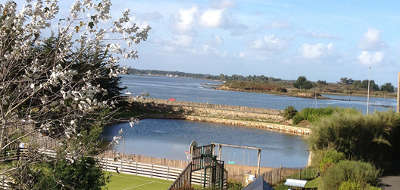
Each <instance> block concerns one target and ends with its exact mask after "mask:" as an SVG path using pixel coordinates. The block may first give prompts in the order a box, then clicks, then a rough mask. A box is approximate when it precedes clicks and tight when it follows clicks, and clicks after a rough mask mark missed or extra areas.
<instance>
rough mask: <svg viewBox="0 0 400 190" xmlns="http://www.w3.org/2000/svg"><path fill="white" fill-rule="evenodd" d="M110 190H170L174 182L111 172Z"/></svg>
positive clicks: (108, 186) (107, 186)
mask: <svg viewBox="0 0 400 190" xmlns="http://www.w3.org/2000/svg"><path fill="white" fill-rule="evenodd" d="M109 174H111V178H110V182H109V183H107V185H106V188H108V189H109V190H133V189H135V190H160V189H168V188H169V187H170V186H171V184H172V182H173V181H167V180H161V179H156V178H148V177H141V176H136V175H129V174H117V173H114V172H110V173H109Z"/></svg>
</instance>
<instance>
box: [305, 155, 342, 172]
mask: <svg viewBox="0 0 400 190" xmlns="http://www.w3.org/2000/svg"><path fill="white" fill-rule="evenodd" d="M312 159H313V160H312V164H313V166H314V167H318V169H319V171H320V172H322V173H323V172H325V171H326V170H327V169H328V168H329V167H331V166H333V165H334V164H336V163H338V162H339V161H342V160H345V159H346V157H345V155H344V154H343V153H341V152H338V151H336V150H333V149H326V150H320V151H316V152H315V153H314V156H313V158H312Z"/></svg>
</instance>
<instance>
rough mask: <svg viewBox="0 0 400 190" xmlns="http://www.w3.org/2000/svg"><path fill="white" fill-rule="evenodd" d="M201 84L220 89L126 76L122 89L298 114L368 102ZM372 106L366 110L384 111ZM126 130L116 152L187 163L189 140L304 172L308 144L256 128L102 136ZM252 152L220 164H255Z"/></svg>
mask: <svg viewBox="0 0 400 190" xmlns="http://www.w3.org/2000/svg"><path fill="white" fill-rule="evenodd" d="M205 84H218V82H215V81H209V80H200V79H192V78H169V77H155V76H134V75H125V76H123V77H122V85H123V86H127V90H126V91H129V92H131V93H133V95H140V94H144V93H149V94H150V96H151V97H154V98H161V99H168V98H176V99H177V100H181V101H192V102H203V103H212V104H226V105H239V106H250V107H261V108H272V109H284V108H285V107H287V106H290V105H292V106H294V107H296V108H297V109H298V110H300V109H302V108H305V107H326V106H340V107H351V108H355V109H358V110H360V111H362V112H364V113H365V110H366V106H365V105H366V103H365V101H366V98H363V97H344V96H333V95H329V96H328V95H327V96H328V97H331V98H335V99H347V100H350V101H340V100H318V101H315V100H313V99H306V98H296V97H288V96H277V95H269V94H260V93H247V92H232V91H222V90H215V89H211V88H209V87H207V85H205ZM371 103H372V104H380V105H386V106H394V105H395V100H394V99H384V98H371ZM387 109H392V108H385V107H382V106H376V105H372V106H371V107H370V110H372V111H373V110H379V111H382V110H387ZM121 128H124V129H125V131H126V135H125V143H124V144H125V145H124V146H122V145H119V146H116V147H115V148H116V149H117V150H118V151H122V152H127V153H133V154H142V155H147V156H153V157H161V158H169V159H181V160H185V159H186V155H185V151H187V150H188V149H189V147H188V146H189V144H190V143H191V142H192V140H196V141H197V142H198V143H199V144H209V143H211V142H217V143H226V144H236V145H248V146H256V147H261V148H262V149H263V151H262V162H261V163H262V165H263V166H270V167H279V166H284V167H302V166H305V165H306V163H307V158H308V152H307V145H306V144H305V142H304V140H303V139H302V138H301V137H297V136H289V135H286V134H280V133H274V132H268V131H263V130H257V129H247V128H235V127H229V126H225V125H219V124H210V123H195V122H189V121H179V120H156V119H146V120H143V121H141V122H140V123H139V124H138V125H137V126H135V127H134V128H130V127H129V125H128V124H119V125H115V126H112V127H109V128H107V130H106V131H105V133H104V134H105V136H106V137H107V138H112V136H115V135H117V132H118V130H119V129H121ZM256 155H257V153H256V151H244V150H241V149H231V148H223V156H222V159H223V160H225V161H226V162H228V163H231V164H233V163H235V164H246V165H256V160H257V158H256Z"/></svg>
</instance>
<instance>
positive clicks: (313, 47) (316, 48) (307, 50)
mask: <svg viewBox="0 0 400 190" xmlns="http://www.w3.org/2000/svg"><path fill="white" fill-rule="evenodd" d="M332 48H333V44H332V43H329V44H322V43H317V44H307V43H305V44H303V45H302V47H301V53H302V55H303V57H304V58H307V59H316V58H320V57H322V56H324V55H327V54H329V52H330V51H331V50H332Z"/></svg>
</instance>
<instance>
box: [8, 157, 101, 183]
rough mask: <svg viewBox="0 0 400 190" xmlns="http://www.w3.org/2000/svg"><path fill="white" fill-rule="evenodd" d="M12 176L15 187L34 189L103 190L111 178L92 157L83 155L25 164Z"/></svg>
mask: <svg viewBox="0 0 400 190" xmlns="http://www.w3.org/2000/svg"><path fill="white" fill-rule="evenodd" d="M18 164H20V163H17V165H18ZM22 174H24V175H22ZM12 177H13V179H14V182H15V186H13V189H32V190H40V189H49V190H56V189H89V190H101V189H102V187H103V186H105V185H106V183H107V181H108V179H109V177H108V176H107V175H106V174H104V173H103V171H102V170H101V168H100V167H98V165H97V161H96V160H95V159H94V158H91V157H81V158H79V159H76V160H75V161H74V162H71V161H69V160H66V159H64V158H63V157H60V158H59V159H57V160H55V161H52V162H41V163H37V164H32V165H25V166H23V167H18V173H16V174H15V176H12Z"/></svg>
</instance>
